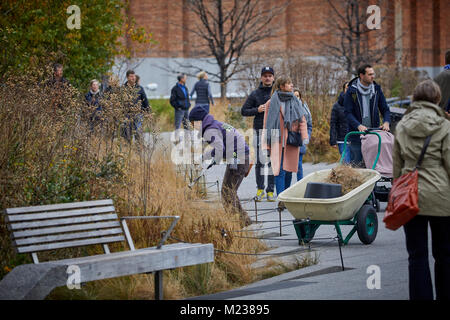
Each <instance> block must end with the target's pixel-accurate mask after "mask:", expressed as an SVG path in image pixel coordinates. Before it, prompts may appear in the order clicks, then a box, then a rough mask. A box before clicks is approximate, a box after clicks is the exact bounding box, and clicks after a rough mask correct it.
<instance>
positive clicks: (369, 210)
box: [356, 204, 378, 244]
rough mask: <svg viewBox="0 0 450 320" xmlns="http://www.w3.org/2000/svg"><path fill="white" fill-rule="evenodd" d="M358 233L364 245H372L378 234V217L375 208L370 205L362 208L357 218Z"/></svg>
mask: <svg viewBox="0 0 450 320" xmlns="http://www.w3.org/2000/svg"><path fill="white" fill-rule="evenodd" d="M356 232H357V233H358V237H359V240H361V242H362V243H364V244H371V243H372V242H373V241H374V240H375V238H376V236H377V232H378V217H377V212H376V210H375V208H374V207H373V206H372V205H370V204H365V205H363V206H362V207H361V209H360V210H359V212H358V215H357V217H356Z"/></svg>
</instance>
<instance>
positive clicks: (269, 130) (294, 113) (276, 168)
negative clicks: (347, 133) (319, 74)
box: [262, 77, 309, 195]
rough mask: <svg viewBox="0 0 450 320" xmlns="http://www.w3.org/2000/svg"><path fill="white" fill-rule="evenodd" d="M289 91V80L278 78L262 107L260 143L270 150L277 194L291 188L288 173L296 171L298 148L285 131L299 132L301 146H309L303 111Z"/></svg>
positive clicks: (290, 179)
mask: <svg viewBox="0 0 450 320" xmlns="http://www.w3.org/2000/svg"><path fill="white" fill-rule="evenodd" d="M293 88H294V86H293V84H292V81H291V79H290V78H288V77H280V78H278V79H277V80H276V81H275V84H274V86H273V89H272V91H273V94H272V97H271V98H270V100H269V101H268V102H267V103H266V106H265V107H266V110H267V112H265V114H264V123H263V128H264V129H265V130H263V139H262V141H263V148H266V149H269V150H270V160H271V163H272V170H273V174H274V176H275V187H276V191H277V195H279V194H280V193H281V192H283V191H284V190H285V189H287V188H288V187H289V186H290V185H291V182H292V172H297V170H298V161H299V155H300V146H294V145H290V144H288V135H289V133H288V132H289V131H291V132H294V133H300V139H301V140H300V141H301V142H300V143H301V144H302V145H307V144H308V143H309V138H308V130H307V123H306V111H305V109H304V108H303V107H302V106H301V102H300V100H299V99H297V97H296V96H295V95H294V92H293Z"/></svg>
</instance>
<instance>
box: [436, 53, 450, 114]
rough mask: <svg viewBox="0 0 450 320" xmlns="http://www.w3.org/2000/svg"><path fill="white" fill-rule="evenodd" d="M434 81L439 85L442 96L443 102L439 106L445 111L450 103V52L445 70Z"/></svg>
mask: <svg viewBox="0 0 450 320" xmlns="http://www.w3.org/2000/svg"><path fill="white" fill-rule="evenodd" d="M434 81H436V83H437V84H438V85H439V87H440V89H441V94H442V97H441V101H439V103H438V104H439V106H440V107H441V108H442V109H443V110H445V109H446V107H447V103H448V102H449V101H450V50H447V52H446V53H445V66H444V70H443V71H442V72H441V73H439V74H438V75H437V76H436V78H434Z"/></svg>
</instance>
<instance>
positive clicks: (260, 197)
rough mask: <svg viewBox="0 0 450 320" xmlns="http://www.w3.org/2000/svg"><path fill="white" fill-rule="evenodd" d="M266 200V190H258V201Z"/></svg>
mask: <svg viewBox="0 0 450 320" xmlns="http://www.w3.org/2000/svg"><path fill="white" fill-rule="evenodd" d="M263 198H264V190H263V189H258V191H257V192H256V197H255V199H256V201H261V200H262V199H263Z"/></svg>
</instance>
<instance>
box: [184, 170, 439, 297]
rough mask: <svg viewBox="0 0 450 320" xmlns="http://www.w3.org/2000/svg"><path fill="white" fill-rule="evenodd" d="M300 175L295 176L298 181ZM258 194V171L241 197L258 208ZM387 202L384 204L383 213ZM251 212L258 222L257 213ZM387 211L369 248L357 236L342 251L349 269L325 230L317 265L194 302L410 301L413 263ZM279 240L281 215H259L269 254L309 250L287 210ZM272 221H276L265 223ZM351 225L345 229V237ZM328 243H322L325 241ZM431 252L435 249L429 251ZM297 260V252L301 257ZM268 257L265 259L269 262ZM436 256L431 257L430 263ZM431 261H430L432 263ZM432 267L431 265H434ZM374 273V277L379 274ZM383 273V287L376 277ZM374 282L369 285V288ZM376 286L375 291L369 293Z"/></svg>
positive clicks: (216, 174)
mask: <svg viewBox="0 0 450 320" xmlns="http://www.w3.org/2000/svg"><path fill="white" fill-rule="evenodd" d="M335 165H336V164H323V163H321V164H316V165H312V164H310V163H306V164H304V174H305V175H307V174H309V173H311V172H314V171H317V170H322V169H327V168H331V167H334V166H335ZM224 172H225V166H214V167H213V168H211V169H210V170H209V171H208V172H207V174H206V181H216V180H219V182H220V183H221V181H222V178H223V174H224ZM295 182H296V176H295V175H293V183H295ZM255 193H256V183H255V175H254V169H253V170H252V172H251V173H250V175H249V176H248V177H247V178H246V179H244V181H243V183H242V185H241V187H240V188H239V191H238V195H239V197H240V199H241V202H242V203H243V206H244V207H245V208H246V209H250V210H252V209H254V205H255V204H254V201H251V198H252V197H254V195H255ZM276 205H277V203H276V202H266V201H263V202H259V203H258V209H259V210H260V209H269V208H273V209H275V208H276ZM385 206H386V203H381V209H382V211H384V209H385ZM250 210H249V211H248V212H249V215H250V217H252V219H253V220H255V214H254V211H250ZM383 216H384V212H379V213H378V235H377V238H376V239H375V241H374V242H373V243H372V244H370V245H364V244H362V243H361V241H360V240H359V238H358V236H357V234H355V235H354V236H353V238H352V239H351V240H350V242H349V243H348V245H346V246H343V247H342V256H343V263H344V271H343V270H342V262H341V257H340V253H339V246H338V243H337V241H336V240H333V238H334V237H336V231H335V230H334V227H332V226H321V227H320V228H319V229H318V230H317V232H316V235H315V237H314V239H319V240H314V239H313V241H311V253H303V254H312V255H314V254H316V255H317V258H318V259H317V260H318V263H317V264H315V265H312V266H309V267H306V268H302V269H299V270H295V271H292V272H288V273H284V274H282V275H279V276H276V277H273V278H269V279H265V280H262V281H259V282H256V283H253V284H251V285H248V286H245V287H242V288H238V289H235V290H231V291H227V292H221V293H217V294H212V295H207V296H201V297H196V298H193V299H194V300H197V299H199V300H206V299H233V300H240V299H245V300H297V299H306V300H307V299H314V300H322V299H324V300H325V299H326V300H328V299H334V300H336V299H337V300H341V299H352V300H360V299H362V300H372V299H380V300H407V299H408V298H409V294H408V261H407V252H406V248H405V239H404V233H403V229H399V230H397V231H395V232H394V231H391V230H388V229H386V228H385V227H384V223H383V222H382V219H383ZM281 218H282V220H284V221H282V223H281V226H282V227H281V230H282V235H281V237H280V223H279V222H278V219H279V213H278V212H277V211H276V210H274V211H267V213H264V211H263V210H260V211H259V216H258V222H259V223H255V224H252V225H251V226H250V228H252V229H254V230H259V231H258V235H260V236H265V237H270V239H271V240H264V241H265V242H266V243H267V245H268V246H269V247H271V250H270V251H269V252H268V253H274V254H278V253H283V252H284V253H286V255H285V257H283V259H286V258H289V257H292V256H294V254H293V253H292V251H294V252H295V251H299V250H301V251H303V252H305V251H306V248H302V247H301V246H300V245H299V244H298V239H297V236H296V233H295V230H294V227H293V224H292V222H290V221H292V220H293V219H294V218H293V217H292V215H291V214H290V213H289V212H288V210H284V211H283V212H282V217H281ZM264 221H272V222H264ZM349 228H350V227H345V226H344V227H342V231H343V234H344V236H345V235H346V234H347V233H348V232H349V230H350V229H349ZM322 239H323V240H322ZM430 252H431V251H430ZM296 257H298V254H297V255H296ZM266 258H267V257H262V258H261V261H262V260H263V259H266ZM431 259H432V258H430V260H431ZM430 262H431V261H430ZM431 266H432V264H431ZM374 270H375V273H374ZM376 275H379V277H378V279H379V287H378V288H377V287H375V288H373V287H374V284H376V282H375V280H374V278H375V277H376ZM368 283H369V284H368ZM370 288H372V289H370Z"/></svg>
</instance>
